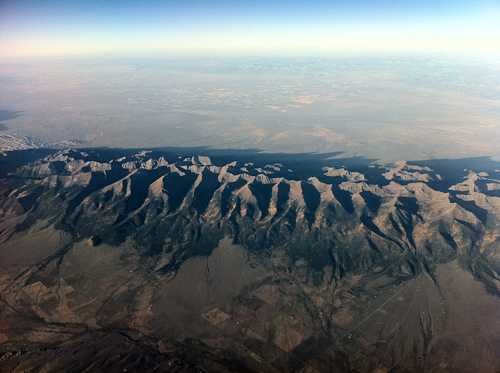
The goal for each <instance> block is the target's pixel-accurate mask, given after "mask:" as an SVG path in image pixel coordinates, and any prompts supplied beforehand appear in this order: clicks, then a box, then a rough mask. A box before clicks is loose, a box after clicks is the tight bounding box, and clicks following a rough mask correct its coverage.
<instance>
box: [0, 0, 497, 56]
mask: <svg viewBox="0 0 500 373" xmlns="http://www.w3.org/2000/svg"><path fill="white" fill-rule="evenodd" d="M499 50H500V1H498V0H414V1H409V0H378V1H377V0H358V1H356V0H341V1H326V0H323V1H314V0H309V1H306V0H278V1H271V0H268V1H263V0H233V1H228V0H205V1H199V0H170V1H168V0H166V1H157V0H149V1H148V0H143V1H129V0H120V1H118V0H85V1H82V0H78V1H76V0H45V1H43V0H38V1H37V0H0V57H19V56H52V55H70V54H93V53H99V54H100V53H126V54H143V53H161V54H179V53H181V54H191V55H217V54H222V55H224V54H226V55H227V54H230V55H234V54H260V53H263V54H271V55H279V54H293V55H301V54H308V55H310V54H319V55H321V54H330V53H338V52H378V51H380V52H385V51H388V52H398V51H401V52H434V51H452V52H460V51H472V52H474V51H486V52H488V51H489V52H492V51H493V52H495V51H499Z"/></svg>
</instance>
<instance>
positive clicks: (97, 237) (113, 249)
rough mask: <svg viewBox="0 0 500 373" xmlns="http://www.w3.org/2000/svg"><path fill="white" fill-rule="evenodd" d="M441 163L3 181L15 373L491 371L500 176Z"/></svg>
mask: <svg viewBox="0 0 500 373" xmlns="http://www.w3.org/2000/svg"><path fill="white" fill-rule="evenodd" d="M431 163H432V162H429V164H428V165H425V164H423V163H421V162H413V163H407V162H397V163H395V164H393V165H388V166H376V165H370V166H366V167H363V168H360V167H358V168H356V169H355V170H352V169H350V168H346V167H323V168H321V167H319V168H318V169H310V170H299V171H298V172H297V170H294V169H293V167H291V165H283V164H281V163H272V164H262V165H257V164H254V163H251V162H250V160H248V161H247V162H241V161H234V162H230V163H227V162H221V161H220V160H219V161H217V160H211V159H210V158H208V157H204V156H192V157H177V156H173V155H172V154H164V155H163V156H160V155H158V154H155V153H153V152H148V151H143V152H139V153H137V154H134V155H130V154H128V155H125V156H122V155H121V154H119V151H118V150H117V151H116V152H115V153H113V152H110V151H107V152H105V151H98V150H89V151H86V152H84V151H76V150H65V151H61V152H57V153H55V154H52V155H49V156H47V157H45V158H43V159H40V160H38V161H35V162H33V163H30V164H27V165H24V166H22V167H19V168H17V169H16V170H15V171H13V172H11V173H10V174H9V175H8V176H7V177H5V178H3V179H1V200H0V208H1V222H0V240H1V242H2V244H1V245H2V248H1V251H0V263H1V264H0V267H1V272H0V273H1V294H2V308H1V315H2V317H1V318H2V320H3V321H2V322H1V325H0V326H1V328H0V333H1V334H0V342H1V343H2V344H1V345H0V348H1V352H2V353H3V361H2V363H3V364H5V366H6V367H7V368H8V369H14V370H18V371H23V370H25V369H30V368H34V367H45V369H48V370H53V371H55V370H58V369H59V368H60V367H63V366H64V367H68V366H71V367H72V368H71V369H72V370H74V371H81V370H84V369H88V370H89V371H100V370H105V371H110V370H116V371H118V370H123V369H127V367H128V368H130V369H134V364H146V365H148V364H149V365H150V366H151V369H154V367H155V366H156V367H161V369H162V370H174V368H171V369H170V368H169V365H168V364H171V365H170V367H173V366H174V367H175V369H177V370H179V371H182V370H184V371H190V370H197V369H198V370H202V371H203V370H208V371H224V370H227V371H245V370H247V371H311V372H312V371H315V370H316V371H327V370H331V369H334V370H335V369H336V370H339V371H373V370H375V369H379V370H380V371H387V370H389V369H390V370H391V371H407V370H411V371H413V370H418V369H422V370H429V369H430V368H433V369H435V370H436V371H459V370H463V371H469V370H472V369H477V367H480V368H481V371H495V370H496V369H498V368H499V367H500V354H498V353H497V351H500V348H499V347H500V339H499V338H497V337H496V336H497V335H498V331H499V330H500V322H498V321H497V320H498V316H500V256H499V253H500V251H499V250H500V247H499V246H500V225H499V224H500V194H499V191H500V180H499V179H500V172H498V171H495V169H494V168H493V169H488V170H484V169H474V170H472V169H465V170H464V169H463V168H462V169H458V168H446V167H443V166H442V165H441V166H439V164H437V165H438V166H439V167H434V166H433V165H432V164H431ZM434 163H436V162H434ZM289 167H291V168H292V169H290V168H289ZM495 332H496V333H495ZM103 338H108V339H109V340H110V342H109V344H108V345H107V346H108V347H107V348H104V347H103V346H102V339H103ZM472 340H473V342H470V341H472ZM120 341H122V342H120ZM90 345H95V346H101V347H92V348H91V347H89V346H90ZM109 346H114V347H113V348H111V347H109ZM125 346H128V347H125ZM93 348H94V349H93ZM70 351H74V352H70ZM127 351H129V352H127ZM130 351H133V352H130ZM140 351H142V352H140ZM145 351H147V352H145ZM464 351H466V352H465V353H464ZM73 353H74V356H71V354H73ZM82 357H85V358H84V360H83V361H84V362H82ZM141 359H142V360H141ZM49 361H50V363H49ZM172 364H174V365H172ZM146 365H144V366H146ZM148 369H149V368H148Z"/></svg>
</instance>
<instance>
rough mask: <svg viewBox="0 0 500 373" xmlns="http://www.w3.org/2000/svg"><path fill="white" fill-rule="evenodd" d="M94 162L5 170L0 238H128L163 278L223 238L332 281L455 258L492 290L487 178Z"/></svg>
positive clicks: (493, 179) (203, 160) (55, 161)
mask: <svg viewBox="0 0 500 373" xmlns="http://www.w3.org/2000/svg"><path fill="white" fill-rule="evenodd" d="M102 158H103V157H100V156H99V154H98V153H97V152H89V153H85V152H79V151H75V150H65V151H61V152H58V153H56V154H54V155H51V156H49V157H46V158H44V159H42V160H39V161H36V162H34V163H32V164H29V165H26V166H23V167H21V168H19V169H18V170H17V171H16V172H15V173H12V174H11V178H7V179H5V180H4V181H3V194H2V200H1V201H0V207H1V209H2V216H3V217H4V218H7V217H8V218H9V219H11V220H12V221H13V222H14V223H13V224H12V226H11V227H10V228H9V229H8V230H6V231H4V232H3V233H2V236H3V237H2V239H3V240H6V239H8V237H9V232H10V234H11V233H12V232H14V231H17V232H19V231H22V230H28V229H32V227H33V226H34V225H35V223H36V222H37V221H39V220H48V221H50V223H51V224H55V225H56V227H58V228H59V229H63V230H65V231H67V232H69V233H71V234H72V235H73V237H74V239H77V240H81V239H91V240H92V243H93V245H95V246H99V245H100V244H101V243H107V244H111V245H119V244H121V243H123V242H125V241H126V240H129V239H131V240H132V241H133V242H134V244H135V246H136V247H137V248H138V249H139V250H140V251H141V252H142V253H143V255H147V256H151V257H158V256H167V255H168V257H169V258H170V259H169V260H168V261H166V264H165V265H164V266H163V267H162V268H160V269H158V270H159V271H161V272H164V273H166V272H169V271H176V270H177V269H178V268H179V266H180V265H181V264H182V263H183V262H184V261H185V260H186V259H188V258H189V257H192V256H203V255H209V254H210V253H211V252H212V250H213V249H214V248H215V247H216V246H217V244H218V242H219V241H220V239H222V238H223V237H231V238H232V239H233V240H234V241H235V242H237V243H240V244H242V245H243V246H244V247H245V248H246V249H247V250H250V251H253V252H259V251H260V252H262V253H266V254H269V253H271V252H273V251H276V250H279V251H284V252H285V253H286V254H287V257H288V258H290V263H294V262H295V261H297V260H300V259H303V260H306V261H307V262H308V264H309V265H310V266H311V268H313V271H317V272H318V273H322V269H323V268H324V267H325V266H331V267H332V268H333V274H332V277H336V278H340V277H343V276H344V275H345V273H346V272H360V271H367V270H373V269H374V268H377V267H383V268H385V271H386V272H387V274H389V275H391V276H400V277H401V278H408V276H414V275H416V274H417V273H420V272H422V271H427V272H428V273H430V274H431V275H432V272H433V269H434V268H435V266H437V265H438V264H440V263H443V262H448V261H451V260H453V259H455V258H458V259H459V261H460V263H461V264H462V265H463V266H464V268H468V269H469V270H470V271H471V272H472V273H474V274H475V275H476V276H477V277H478V278H480V279H481V280H482V281H483V282H484V283H485V285H486V286H487V289H488V290H489V291H491V292H494V293H500V291H499V289H498V288H497V287H496V285H495V281H494V278H495V277H499V276H500V274H499V273H498V272H497V270H496V268H500V261H499V259H498V258H497V254H496V249H497V248H498V245H499V243H500V226H499V222H500V194H499V193H498V192H499V190H500V181H499V180H498V173H495V174H488V173H486V172H480V171H477V172H475V171H472V170H468V171H466V172H464V175H465V176H463V177H460V178H459V182H455V181H456V177H455V178H451V179H450V180H447V178H446V177H445V176H442V175H441V174H439V173H437V172H435V171H433V170H432V169H431V168H430V167H428V166H422V165H416V164H408V163H406V162H397V163H395V164H393V165H390V166H385V167H379V166H371V168H370V175H369V176H367V175H365V174H363V173H361V172H358V171H349V170H348V169H347V168H345V167H340V168H334V167H324V168H323V169H321V168H320V169H319V170H317V172H316V173H315V174H314V176H309V177H307V178H304V179H300V178H297V177H296V176H295V174H294V172H293V169H289V168H288V167H290V165H287V166H286V167H285V166H284V165H282V164H280V163H275V164H269V165H265V166H263V167H257V166H255V165H254V164H252V163H239V162H232V163H228V164H225V165H215V164H213V162H212V161H211V159H210V158H208V157H202V156H193V157H188V158H177V159H169V160H167V159H165V158H164V157H157V158H153V157H152V156H151V153H150V152H147V151H143V152H140V153H138V154H135V155H133V156H127V157H122V158H118V159H102ZM311 174H312V173H311ZM318 278H322V275H321V276H318Z"/></svg>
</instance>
